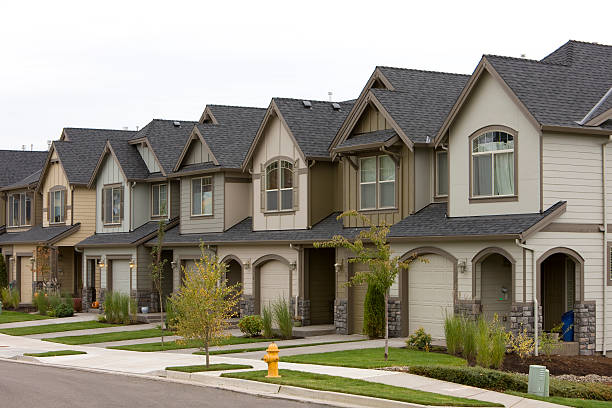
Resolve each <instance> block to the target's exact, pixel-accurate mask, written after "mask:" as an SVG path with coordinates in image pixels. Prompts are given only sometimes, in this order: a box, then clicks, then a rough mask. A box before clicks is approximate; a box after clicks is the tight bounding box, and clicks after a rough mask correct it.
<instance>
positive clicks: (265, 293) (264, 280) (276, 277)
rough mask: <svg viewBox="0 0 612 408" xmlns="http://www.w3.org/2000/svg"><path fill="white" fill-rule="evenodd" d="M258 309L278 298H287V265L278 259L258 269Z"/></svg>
mask: <svg viewBox="0 0 612 408" xmlns="http://www.w3.org/2000/svg"><path fill="white" fill-rule="evenodd" d="M259 285H260V291H259V294H260V296H259V298H260V310H263V308H264V306H265V307H268V306H269V305H270V304H272V303H274V302H276V301H277V300H278V299H279V298H284V299H287V300H289V267H288V266H287V265H285V264H284V263H282V262H279V261H269V262H266V263H265V264H263V265H262V266H261V268H260V269H259Z"/></svg>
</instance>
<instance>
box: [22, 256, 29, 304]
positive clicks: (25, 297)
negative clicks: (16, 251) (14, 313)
mask: <svg viewBox="0 0 612 408" xmlns="http://www.w3.org/2000/svg"><path fill="white" fill-rule="evenodd" d="M19 260H20V261H19V262H21V265H20V270H21V303H32V262H31V261H30V258H28V257H27V256H22V257H19Z"/></svg>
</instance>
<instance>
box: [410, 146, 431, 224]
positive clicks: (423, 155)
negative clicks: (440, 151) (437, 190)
mask: <svg viewBox="0 0 612 408" xmlns="http://www.w3.org/2000/svg"><path fill="white" fill-rule="evenodd" d="M433 166H434V160H433V152H432V150H431V149H430V148H423V147H415V149H414V173H415V175H416V177H415V179H414V205H415V208H414V211H415V212H416V211H419V210H420V209H422V208H423V207H425V206H427V205H429V204H431V202H432V201H433V193H434V183H435V182H434V179H433Z"/></svg>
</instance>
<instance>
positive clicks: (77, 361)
mask: <svg viewBox="0 0 612 408" xmlns="http://www.w3.org/2000/svg"><path fill="white" fill-rule="evenodd" d="M363 343H365V342H363ZM360 344H362V342H359V343H344V345H345V346H352V345H360ZM341 345H342V344H338V345H328V346H326V347H332V346H341ZM65 349H71V350H79V351H85V352H87V354H83V355H72V356H62V357H49V358H40V359H37V360H38V361H41V362H44V363H49V364H55V365H60V366H65V367H77V368H83V369H98V370H108V371H114V372H122V373H132V374H155V373H156V372H158V371H159V370H164V369H165V368H166V367H169V366H182V365H195V364H203V363H204V361H205V358H204V356H199V355H193V354H182V353H158V352H152V353H138V352H131V351H123V350H112V349H104V348H99V347H90V346H66V345H62V344H54V343H49V342H43V341H40V340H36V339H29V338H23V337H14V336H6V335H2V334H0V357H3V358H15V357H18V356H22V355H23V353H32V352H43V351H53V350H65ZM298 350H300V349H298ZM287 351H289V350H287ZM300 351H303V350H300ZM283 355H287V354H286V353H285V351H281V359H282V356H283ZM211 363H212V364H217V363H228V364H248V365H251V366H253V368H254V369H256V370H264V369H266V368H267V366H266V364H265V363H264V362H263V361H261V360H259V359H256V358H243V357H230V356H221V355H217V356H211ZM279 368H280V369H290V370H297V371H306V372H311V373H318V374H327V375H334V376H341V377H347V378H355V379H361V380H366V381H371V382H377V383H383V384H389V385H395V386H399V387H405V388H411V389H417V390H423V391H429V392H436V393H439V394H444V395H451V396H457V397H467V398H475V399H479V400H483V401H490V402H496V403H501V404H504V405H505V406H507V407H513V408H532V407H533V408H540V407H542V408H544V407H560V406H559V405H556V404H550V403H547V402H542V401H536V400H531V399H526V398H522V397H516V396H512V395H506V394H502V393H498V392H493V391H487V390H482V389H479V388H474V387H468V386H464V385H460V384H454V383H449V382H445V381H439V380H434V379H430V378H426V377H420V376H416V375H412V374H407V373H399V372H389V371H382V370H371V369H358V368H348V367H332V366H321V365H314V364H294V363H283V362H281V363H280V364H279ZM198 375H206V376H218V375H219V373H198Z"/></svg>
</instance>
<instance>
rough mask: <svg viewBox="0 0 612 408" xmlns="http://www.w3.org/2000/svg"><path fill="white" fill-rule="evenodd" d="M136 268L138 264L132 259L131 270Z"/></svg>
mask: <svg viewBox="0 0 612 408" xmlns="http://www.w3.org/2000/svg"><path fill="white" fill-rule="evenodd" d="M135 267H136V262H134V260H133V259H130V269H134V268H135Z"/></svg>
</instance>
